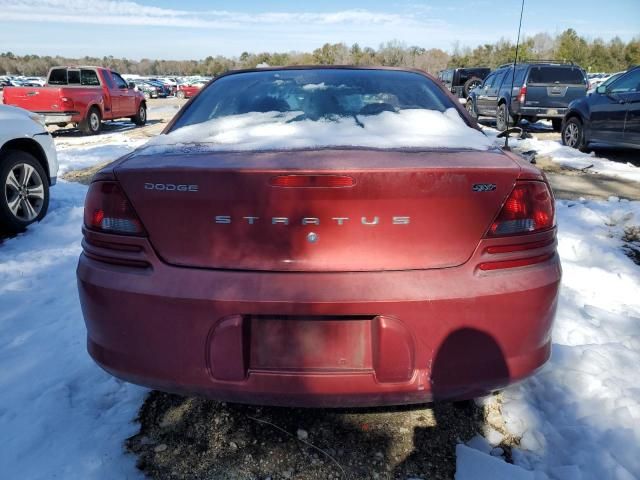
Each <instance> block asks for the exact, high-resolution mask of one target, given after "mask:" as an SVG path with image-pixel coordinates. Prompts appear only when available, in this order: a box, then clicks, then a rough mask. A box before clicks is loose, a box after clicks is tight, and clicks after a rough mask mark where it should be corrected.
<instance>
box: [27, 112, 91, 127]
mask: <svg viewBox="0 0 640 480" xmlns="http://www.w3.org/2000/svg"><path fill="white" fill-rule="evenodd" d="M36 113H37V114H39V115H41V116H43V117H44V122H45V123H46V124H47V125H57V124H58V123H72V122H73V123H77V122H79V121H80V120H82V117H81V114H80V112H75V111H73V112H36Z"/></svg>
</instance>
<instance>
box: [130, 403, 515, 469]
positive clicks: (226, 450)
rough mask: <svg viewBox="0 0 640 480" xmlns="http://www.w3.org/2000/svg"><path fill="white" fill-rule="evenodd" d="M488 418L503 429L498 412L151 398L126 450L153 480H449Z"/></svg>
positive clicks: (471, 407) (467, 407)
mask: <svg viewBox="0 0 640 480" xmlns="http://www.w3.org/2000/svg"><path fill="white" fill-rule="evenodd" d="M498 417H500V418H498ZM488 420H490V421H493V422H494V423H495V425H491V426H492V428H496V429H497V428H500V425H503V424H502V420H501V416H500V412H499V407H498V410H494V411H491V410H489V409H487V408H485V407H480V406H477V405H475V404H474V403H473V402H463V403H460V404H451V403H443V404H436V405H432V406H410V407H394V408H369V409H349V410H347V409H339V410H335V409H293V408H276V407H257V406H246V405H235V404H225V403H220V402H215V401H211V400H206V399H202V398H198V397H181V396H177V395H170V394H165V393H161V392H152V393H151V394H150V395H149V397H148V398H147V400H146V401H145V403H144V405H143V406H142V408H141V410H140V416H139V421H140V424H141V425H140V433H139V434H137V435H135V436H133V437H131V438H130V439H129V440H128V441H127V444H126V447H127V449H128V450H129V451H130V452H132V453H134V454H136V455H137V456H138V467H139V468H140V469H141V470H142V471H143V472H144V473H145V474H147V475H148V476H149V477H151V478H154V479H185V480H186V479H195V478H202V479H205V478H206V479H209V478H210V479H218V478H224V479H267V478H270V479H273V480H276V479H288V478H295V479H302V480H306V479H309V480H311V479H314V480H315V479H327V478H336V479H337V478H340V479H343V478H344V479H347V478H348V479H371V478H374V479H376V478H379V479H396V478H402V479H405V478H416V479H417V478H422V479H427V478H428V479H452V478H453V477H454V474H455V458H456V457H455V447H456V445H457V444H458V443H460V442H464V441H468V440H469V439H471V438H472V437H473V436H474V435H476V434H478V433H480V434H482V433H483V431H484V429H486V428H487V426H488V425H490V424H489V423H487V421H488ZM509 441H510V439H507V440H505V445H504V446H503V450H504V451H505V453H506V454H507V458H508V454H509V453H510V447H509ZM512 443H513V442H512Z"/></svg>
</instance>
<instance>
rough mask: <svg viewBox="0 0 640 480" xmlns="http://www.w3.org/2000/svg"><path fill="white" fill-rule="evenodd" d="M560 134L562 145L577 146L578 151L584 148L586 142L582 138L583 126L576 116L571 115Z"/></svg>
mask: <svg viewBox="0 0 640 480" xmlns="http://www.w3.org/2000/svg"><path fill="white" fill-rule="evenodd" d="M560 136H561V138H562V144H563V145H566V146H567V147H571V148H577V149H578V150H580V151H585V150H586V147H587V144H586V142H585V138H584V127H583V125H582V122H581V121H580V119H578V118H577V117H571V118H570V119H569V120H567V121H566V122H565V124H564V128H563V129H562V133H561V134H560Z"/></svg>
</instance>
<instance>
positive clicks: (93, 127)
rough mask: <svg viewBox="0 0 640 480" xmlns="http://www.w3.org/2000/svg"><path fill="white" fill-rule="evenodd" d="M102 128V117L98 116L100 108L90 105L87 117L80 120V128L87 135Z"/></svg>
mask: <svg viewBox="0 0 640 480" xmlns="http://www.w3.org/2000/svg"><path fill="white" fill-rule="evenodd" d="M101 128H102V119H101V118H100V110H98V109H97V108H96V107H91V109H90V110H89V113H88V114H87V118H85V119H84V120H83V121H82V122H80V130H82V132H83V133H86V134H87V135H95V134H97V133H99V132H100V129H101Z"/></svg>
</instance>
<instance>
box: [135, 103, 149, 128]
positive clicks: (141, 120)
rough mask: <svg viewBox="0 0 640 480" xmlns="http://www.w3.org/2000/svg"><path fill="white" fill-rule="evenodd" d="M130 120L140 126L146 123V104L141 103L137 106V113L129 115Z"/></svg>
mask: <svg viewBox="0 0 640 480" xmlns="http://www.w3.org/2000/svg"><path fill="white" fill-rule="evenodd" d="M131 121H132V122H133V123H135V124H136V125H138V126H142V125H144V124H145V123H147V106H146V105H145V104H144V103H141V104H140V106H139V107H138V113H137V114H136V115H135V116H133V117H131Z"/></svg>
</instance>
